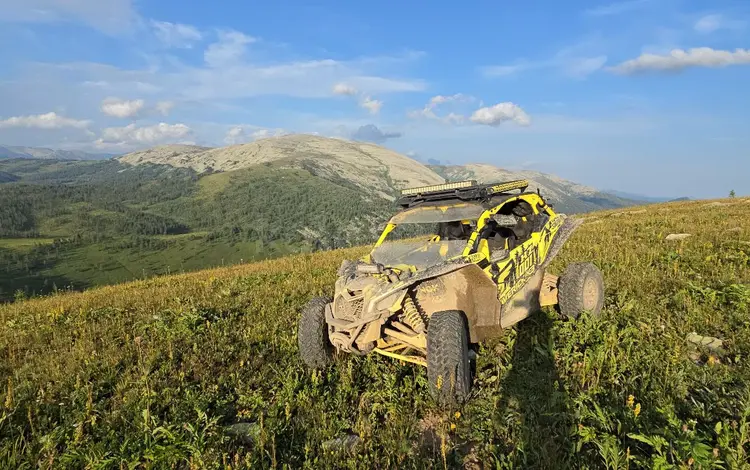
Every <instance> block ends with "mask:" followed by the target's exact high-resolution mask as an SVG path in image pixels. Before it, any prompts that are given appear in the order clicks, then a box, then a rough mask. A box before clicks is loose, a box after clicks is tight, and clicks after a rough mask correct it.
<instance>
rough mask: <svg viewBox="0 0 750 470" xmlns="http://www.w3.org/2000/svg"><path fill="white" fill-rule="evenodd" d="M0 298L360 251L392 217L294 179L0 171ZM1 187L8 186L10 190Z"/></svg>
mask: <svg viewBox="0 0 750 470" xmlns="http://www.w3.org/2000/svg"><path fill="white" fill-rule="evenodd" d="M0 171H2V172H4V173H5V174H9V175H12V176H13V177H12V180H13V181H15V182H7V183H5V184H3V185H2V187H1V190H0V266H2V267H3V268H4V271H3V274H0V297H1V298H3V299H8V298H10V297H12V296H14V295H21V294H20V293H18V291H19V290H21V291H23V292H24V295H28V294H32V293H39V292H47V291H50V290H53V289H55V288H63V287H66V286H70V285H72V286H73V287H74V288H83V287H88V286H91V285H97V284H103V283H112V282H122V281H125V280H129V279H133V278H140V277H144V276H149V275H154V274H160V273H166V272H171V271H175V270H183V269H185V270H187V269H198V268H202V267H206V266H216V265H221V264H228V263H233V262H239V261H241V260H253V259H263V258H268V257H274V256H278V255H282V254H286V253H291V252H300V251H311V250H314V249H328V248H335V247H343V246H351V245H353V244H361V243H366V242H368V241H370V240H371V239H372V237H374V236H375V235H376V232H377V230H378V228H379V224H380V223H382V222H383V221H384V220H385V217H387V214H388V213H389V211H390V210H391V207H390V206H391V205H390V203H389V202H388V201H386V200H384V199H382V198H379V197H372V196H368V195H367V194H366V193H363V192H362V191H358V190H356V189H355V188H352V187H348V186H347V185H346V184H345V182H343V183H342V182H339V183H338V184H337V183H334V182H331V181H329V180H326V179H323V178H321V177H318V176H314V175H312V174H311V173H309V172H308V171H305V170H301V169H284V168H277V167H274V166H273V165H262V166H259V167H257V168H254V169H252V170H239V171H234V172H227V173H216V174H209V175H204V176H203V177H199V175H197V174H196V173H195V172H194V171H193V170H190V169H186V168H173V167H170V166H166V165H138V166H130V165H126V164H122V163H120V162H117V161H115V160H108V161H101V162H57V161H55V162H48V161H40V160H5V161H1V162H0ZM9 181H10V179H9Z"/></svg>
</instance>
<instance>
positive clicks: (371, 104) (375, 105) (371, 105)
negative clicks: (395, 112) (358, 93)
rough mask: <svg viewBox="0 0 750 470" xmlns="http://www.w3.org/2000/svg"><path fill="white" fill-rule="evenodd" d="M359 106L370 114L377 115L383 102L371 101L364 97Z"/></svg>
mask: <svg viewBox="0 0 750 470" xmlns="http://www.w3.org/2000/svg"><path fill="white" fill-rule="evenodd" d="M359 105H360V106H362V107H363V108H365V109H366V110H368V111H369V112H370V114H378V113H379V112H380V108H382V107H383V102H382V101H379V100H375V99H372V98H370V97H369V96H365V97H364V98H363V99H362V102H360V104H359Z"/></svg>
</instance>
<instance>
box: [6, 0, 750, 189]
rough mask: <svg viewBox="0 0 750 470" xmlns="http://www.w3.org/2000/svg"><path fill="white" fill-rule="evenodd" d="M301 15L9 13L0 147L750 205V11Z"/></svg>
mask: <svg viewBox="0 0 750 470" xmlns="http://www.w3.org/2000/svg"><path fill="white" fill-rule="evenodd" d="M309 3H311V2H302V1H296V2H294V1H285V0H277V1H275V2H262V3H261V2H248V1H239V0H225V1H222V2H220V3H219V2H208V1H186V0H183V1H179V2H178V1H174V0H159V1H156V0H140V1H136V0H76V1H75V2H71V1H68V0H25V1H24V2H19V1H17V0H0V58H1V59H2V60H0V103H1V104H0V143H2V144H6V145H30V146H32V145H33V146H51V147H61V148H77V149H83V150H89V151H100V152H112V153H123V152H127V151H131V150H134V149H138V148H143V147H150V146H153V145H158V144H163V143H173V142H191V143H197V144H201V145H209V146H217V145H227V144H232V143H242V142H248V141H252V140H254V139H257V138H262V137H264V136H270V135H277V134H283V133H289V132H307V133H317V134H320V135H326V136H336V137H344V138H358V139H368V140H371V141H375V142H377V143H380V144H383V145H385V146H387V147H390V148H393V149H395V150H397V151H400V152H403V153H406V154H409V155H412V156H414V157H415V158H418V159H421V160H423V161H426V160H427V159H435V160H440V161H441V162H450V163H466V162H483V163H491V164H495V165H498V166H502V167H505V168H510V169H521V168H524V169H532V170H538V171H543V172H548V173H553V174H556V175H558V176H561V177H564V178H567V179H571V180H574V181H577V182H580V183H583V184H587V185H591V186H595V187H598V188H601V189H617V190H621V191H629V192H635V193H641V194H647V195H657V196H690V197H720V196H725V195H726V194H727V193H728V192H729V190H730V189H735V190H736V191H737V193H738V194H750V178H749V177H748V174H750V131H748V124H750V94H749V93H747V89H748V83H750V49H748V48H750V41H749V39H750V3H748V2H746V1H744V0H715V1H712V2H699V1H688V0H625V1H620V2H610V1H607V0H604V1H595V0H587V1H583V0H578V1H576V0H572V1H568V2H558V1H552V0H539V1H537V2H532V3H531V4H530V3H529V2H511V1H503V2H497V1H485V2H470V3H464V4H462V5H461V6H460V7H459V6H457V5H458V4H457V3H455V2H447V1H432V2H396V1H380V2H377V3H372V2H367V3H365V2H351V1H329V2H317V3H316V5H314V6H312V5H310V4H309ZM219 5H220V6H219ZM365 126H366V127H365Z"/></svg>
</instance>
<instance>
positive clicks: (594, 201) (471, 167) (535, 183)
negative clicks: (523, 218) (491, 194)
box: [430, 163, 635, 213]
mask: <svg viewBox="0 0 750 470" xmlns="http://www.w3.org/2000/svg"><path fill="white" fill-rule="evenodd" d="M430 168H431V169H433V170H435V171H436V172H437V173H439V174H441V175H443V176H444V177H445V178H446V179H448V180H450V181H460V180H470V179H473V180H477V181H478V182H480V183H493V182H496V181H509V180H515V179H527V180H529V184H530V185H529V189H530V190H532V191H536V190H537V188H538V189H539V191H540V192H541V193H542V196H544V197H545V198H546V199H547V200H548V201H549V202H550V203H551V204H552V205H553V206H556V207H558V208H559V209H560V210H562V211H564V212H571V213H572V212H588V211H592V210H597V209H607V208H616V207H623V206H628V205H632V204H634V203H635V201H632V200H628V199H625V198H620V197H617V196H615V195H612V194H607V193H604V192H602V191H599V190H597V189H595V188H591V187H589V186H584V185H581V184H578V183H574V182H572V181H568V180H565V179H562V178H560V177H558V176H554V175H549V174H545V173H540V172H538V171H528V170H524V171H508V170H505V169H502V168H498V167H496V166H493V165H487V164H479V163H473V164H467V165H450V166H442V165H431V166H430Z"/></svg>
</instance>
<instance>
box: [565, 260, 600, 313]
mask: <svg viewBox="0 0 750 470" xmlns="http://www.w3.org/2000/svg"><path fill="white" fill-rule="evenodd" d="M557 300H558V306H559V309H560V313H561V314H563V315H564V316H566V317H568V318H574V319H575V318H578V316H579V315H580V314H581V312H583V311H586V312H589V313H590V314H591V315H592V316H594V317H597V316H599V314H600V313H601V311H602V307H603V306H604V279H603V277H602V273H601V271H599V268H597V267H596V266H594V265H593V264H592V263H571V264H569V265H568V266H567V268H565V272H564V273H563V275H562V276H560V281H559V284H558V293H557Z"/></svg>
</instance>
